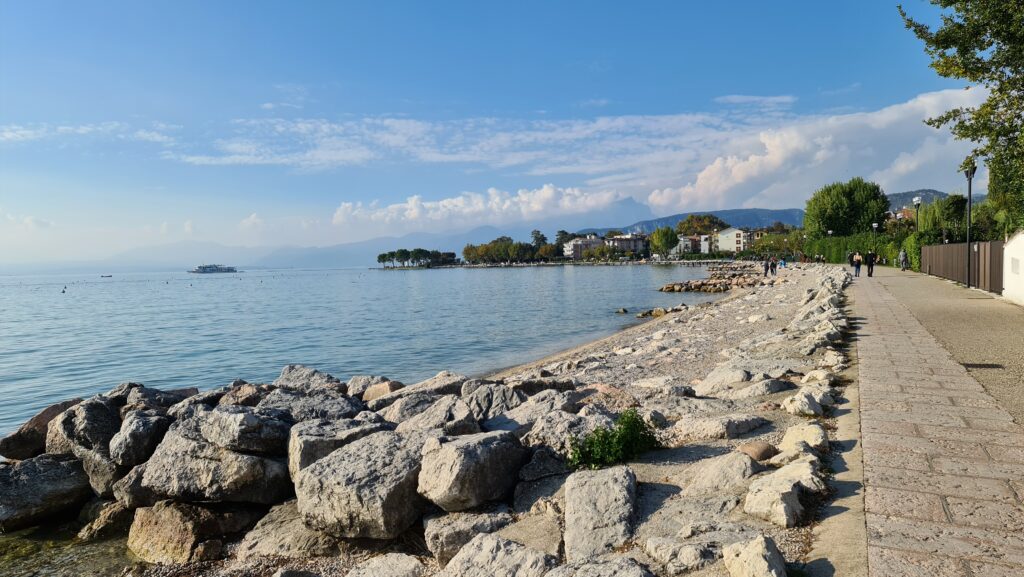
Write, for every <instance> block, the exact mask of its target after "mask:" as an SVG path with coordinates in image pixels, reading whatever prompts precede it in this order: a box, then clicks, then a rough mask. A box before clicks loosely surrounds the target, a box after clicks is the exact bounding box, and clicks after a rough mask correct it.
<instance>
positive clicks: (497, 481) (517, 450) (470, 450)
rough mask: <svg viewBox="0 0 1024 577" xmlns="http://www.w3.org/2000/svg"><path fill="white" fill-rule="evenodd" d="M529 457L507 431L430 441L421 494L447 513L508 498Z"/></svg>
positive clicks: (517, 440) (425, 447) (421, 475)
mask: <svg viewBox="0 0 1024 577" xmlns="http://www.w3.org/2000/svg"><path fill="white" fill-rule="evenodd" d="M527 457H528V454H527V450H526V449H525V448H523V446H522V444H521V443H520V442H519V439H517V438H516V436H515V435H513V434H512V433H509V432H506V431H495V432H492V433H479V434H476V435H466V436H461V437H441V438H436V439H430V440H428V441H427V442H426V443H425V444H424V445H423V462H422V468H421V469H420V473H419V482H418V491H419V493H420V494H421V495H423V496H424V497H426V498H427V499H429V500H430V501H431V502H433V503H434V504H435V505H437V506H439V507H441V508H442V509H444V510H445V511H464V510H466V509H470V508H472V507H475V506H477V505H480V504H483V503H485V502H487V501H492V500H495V499H500V498H502V497H503V496H505V495H507V494H508V493H509V492H510V491H511V490H512V487H513V486H514V485H515V483H516V481H517V479H518V474H519V468H520V467H522V465H523V463H524V462H525V460H526V458H527Z"/></svg>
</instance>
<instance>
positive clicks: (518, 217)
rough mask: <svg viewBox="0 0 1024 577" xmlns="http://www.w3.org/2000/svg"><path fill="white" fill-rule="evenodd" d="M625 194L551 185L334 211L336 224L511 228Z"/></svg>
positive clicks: (602, 205) (351, 205)
mask: <svg viewBox="0 0 1024 577" xmlns="http://www.w3.org/2000/svg"><path fill="white" fill-rule="evenodd" d="M620 199H621V196H620V195H619V194H617V193H615V192H610V191H599V192H584V191H582V190H580V189H577V188H559V187H556V186H554V185H551V184H546V185H544V186H542V187H540V188H536V189H532V190H530V189H521V190H518V191H516V192H515V193H511V192H507V191H502V190H498V189H496V188H490V189H488V190H487V192H486V193H477V192H464V193H462V194H460V195H459V196H455V197H451V198H444V199H441V200H424V199H423V198H422V197H421V196H419V195H415V196H410V197H409V198H407V199H406V200H405V202H400V203H395V204H389V205H386V206H379V205H378V204H376V203H370V204H363V203H362V202H342V203H341V204H340V205H339V206H338V208H337V209H336V210H335V211H334V217H333V218H332V219H331V222H332V223H333V224H335V225H349V224H356V223H379V224H417V225H421V226H426V227H430V225H436V224H444V225H467V224H506V223H513V222H522V221H531V220H538V219H541V218H550V217H554V216H560V215H568V214H581V213H586V212H591V211H594V210H599V209H602V208H607V207H608V206H609V205H610V204H612V203H613V202H615V201H617V200H620Z"/></svg>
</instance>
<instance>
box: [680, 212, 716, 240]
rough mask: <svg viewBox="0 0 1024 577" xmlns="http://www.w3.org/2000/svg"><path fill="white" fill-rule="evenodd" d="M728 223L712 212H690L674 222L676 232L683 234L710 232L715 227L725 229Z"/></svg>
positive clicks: (693, 234)
mask: <svg viewBox="0 0 1024 577" xmlns="http://www.w3.org/2000/svg"><path fill="white" fill-rule="evenodd" d="M727 228H729V223H727V222H725V221H724V220H722V219H720V218H718V217H717V216H715V215H713V214H690V215H687V216H686V219H684V220H681V221H679V222H677V223H676V232H677V233H679V234H681V235H683V236H695V235H700V234H711V232H712V231H714V230H715V229H718V230H725V229H727Z"/></svg>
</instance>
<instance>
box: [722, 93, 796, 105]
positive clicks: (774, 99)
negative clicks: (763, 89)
mask: <svg viewBox="0 0 1024 577" xmlns="http://www.w3.org/2000/svg"><path fill="white" fill-rule="evenodd" d="M796 100H797V99H796V96H792V95H789V94H783V95H780V96H753V95H749V94H726V95H725V96H719V97H717V98H715V102H717V103H719V104H738V105H746V106H766V107H772V106H789V105H791V104H793V103H795V102H796Z"/></svg>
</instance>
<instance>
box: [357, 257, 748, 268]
mask: <svg viewBox="0 0 1024 577" xmlns="http://www.w3.org/2000/svg"><path fill="white" fill-rule="evenodd" d="M730 262H733V261H732V260H730V259H713V260H657V261H622V262H610V261H608V262H585V261H579V262H577V261H569V262H525V263H506V264H452V265H443V266H389V267H379V266H373V267H369V270H380V271H385V270H387V271H391V270H432V269H454V268H538V267H560V266H643V265H661V266H691V267H698V266H709V265H714V264H725V263H730Z"/></svg>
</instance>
